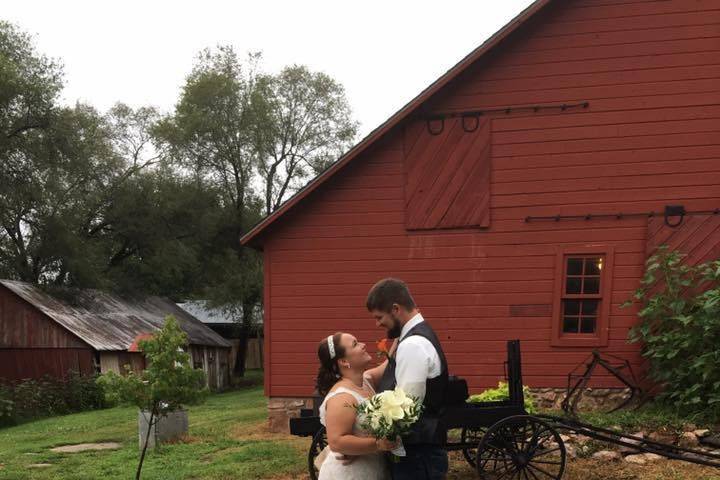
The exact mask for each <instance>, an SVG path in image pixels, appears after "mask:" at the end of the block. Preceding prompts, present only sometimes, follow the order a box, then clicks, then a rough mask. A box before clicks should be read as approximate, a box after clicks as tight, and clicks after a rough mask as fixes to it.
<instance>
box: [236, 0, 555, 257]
mask: <svg viewBox="0 0 720 480" xmlns="http://www.w3.org/2000/svg"><path fill="white" fill-rule="evenodd" d="M552 1H553V0H535V2H533V3H532V4H530V5H529V6H528V7H527V8H526V9H525V10H523V11H522V12H521V13H520V14H519V15H518V16H516V17H515V18H513V19H512V20H511V21H510V22H509V23H508V24H507V25H505V26H504V27H503V28H501V29H500V30H498V31H497V32H496V33H495V34H494V35H492V36H491V37H490V38H488V39H487V40H486V41H485V42H483V43H482V44H481V45H480V46H479V47H478V48H476V49H475V50H473V51H472V52H470V54H469V55H467V56H466V57H465V58H463V59H462V60H460V62H458V63H457V64H456V65H455V66H454V67H452V68H451V69H450V70H448V71H447V72H446V73H445V74H444V75H443V76H441V77H440V78H438V79H437V80H435V82H433V83H432V84H431V85H430V86H429V87H427V88H426V89H425V90H423V91H422V92H421V93H420V94H419V95H418V96H417V97H415V98H414V99H412V100H411V101H410V102H408V103H407V104H406V105H405V106H404V107H403V108H401V109H400V110H399V111H397V112H396V113H395V114H394V115H393V116H391V117H390V118H389V119H387V120H386V121H385V122H384V123H383V124H381V125H380V126H379V127H377V128H376V129H375V130H373V131H372V132H370V133H369V134H368V135H367V136H366V137H365V138H363V139H362V140H361V141H360V142H359V143H358V144H357V145H355V146H354V147H353V148H352V149H350V151H348V152H347V153H346V154H345V155H343V156H342V157H340V159H338V161H336V162H335V163H333V164H332V165H331V166H330V167H329V168H328V169H327V170H325V171H324V172H322V173H321V174H320V175H318V176H317V177H315V178H314V179H313V180H311V181H310V182H309V183H308V184H307V185H305V186H304V187H303V188H302V189H300V190H299V191H298V192H297V193H296V194H295V195H293V196H292V197H291V198H290V199H289V200H288V201H286V202H285V203H284V204H283V205H282V206H281V207H280V208H279V209H277V210H276V211H275V212H273V213H272V214H270V215H268V216H267V217H265V218H264V219H263V220H262V221H260V222H259V223H258V224H257V225H255V226H254V227H253V228H252V229H251V230H250V231H249V232H248V233H246V234H245V235H243V236H242V237H241V238H240V242H241V243H242V244H243V245H254V246H259V245H260V244H261V242H260V241H259V237H260V234H261V233H262V232H264V231H265V230H266V229H267V227H269V226H270V225H271V224H272V223H274V222H275V221H276V220H277V219H279V218H280V217H282V216H283V215H284V214H285V213H287V212H288V211H289V210H290V209H292V208H293V207H294V206H295V205H296V204H297V203H298V202H300V201H301V200H302V199H304V198H305V197H307V196H308V195H309V194H310V193H311V192H313V191H314V190H315V189H317V188H318V187H319V186H320V185H322V184H323V183H325V182H326V181H327V180H328V179H330V178H331V177H333V176H334V175H335V174H336V173H337V172H339V171H340V170H342V169H343V167H345V166H346V165H347V164H348V163H350V162H351V161H352V160H353V159H355V158H356V157H358V155H360V153H362V152H364V151H365V150H367V148H368V147H370V146H371V145H372V144H374V143H375V142H376V141H377V140H379V139H380V138H381V137H382V136H383V135H385V134H386V133H387V132H389V131H390V130H391V129H392V128H393V127H395V126H396V125H397V124H398V123H400V122H401V121H402V120H404V119H405V118H407V117H408V116H410V115H411V114H412V113H413V112H414V111H416V110H417V109H418V108H419V107H420V106H421V105H422V104H423V103H424V102H425V101H427V100H428V99H429V98H430V97H432V96H433V95H434V94H435V93H437V92H438V91H439V90H440V89H441V88H442V87H444V86H445V85H447V84H448V83H449V82H451V81H452V80H453V79H454V78H456V77H457V76H458V75H460V74H461V73H462V72H463V71H465V69H466V68H468V67H469V66H470V65H472V64H473V63H475V62H476V61H477V60H478V59H480V57H482V56H483V55H485V54H486V53H488V52H489V51H491V50H492V49H493V48H494V47H495V46H497V45H498V44H499V43H500V42H501V41H502V40H504V39H505V38H506V37H507V36H508V35H510V34H511V33H513V32H514V31H515V30H517V29H518V28H519V27H520V26H521V25H523V24H524V23H525V22H526V21H527V20H528V19H529V18H531V17H532V16H534V15H535V14H536V13H538V12H539V11H540V10H542V9H543V7H545V6H546V5H548V4H549V3H551V2H552Z"/></svg>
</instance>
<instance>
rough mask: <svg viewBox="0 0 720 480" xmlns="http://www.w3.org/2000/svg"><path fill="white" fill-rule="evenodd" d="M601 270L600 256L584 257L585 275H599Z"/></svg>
mask: <svg viewBox="0 0 720 480" xmlns="http://www.w3.org/2000/svg"><path fill="white" fill-rule="evenodd" d="M601 270H602V257H595V258H586V259H585V275H600V272H601Z"/></svg>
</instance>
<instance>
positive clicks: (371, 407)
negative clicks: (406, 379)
mask: <svg viewBox="0 0 720 480" xmlns="http://www.w3.org/2000/svg"><path fill="white" fill-rule="evenodd" d="M422 409H423V405H422V403H421V402H420V401H418V399H416V398H415V397H412V396H410V395H407V394H406V393H405V392H404V391H403V389H402V388H400V387H397V388H395V390H386V391H384V392H381V393H378V394H376V395H373V396H372V397H370V398H369V399H368V400H367V401H365V402H363V403H361V404H359V405H358V406H357V407H356V410H357V413H358V418H359V419H360V424H361V426H362V428H363V429H364V430H365V431H367V432H369V433H370V434H372V435H373V436H374V437H375V438H386V439H388V440H395V439H396V438H398V437H401V436H403V435H406V434H408V433H409V432H410V429H411V428H412V426H413V425H414V424H415V422H417V421H418V419H419V418H420V414H421V413H422ZM392 453H393V454H394V455H397V456H399V457H403V456H405V449H404V448H403V446H402V444H400V445H399V446H398V447H397V448H396V449H395V450H393V451H392Z"/></svg>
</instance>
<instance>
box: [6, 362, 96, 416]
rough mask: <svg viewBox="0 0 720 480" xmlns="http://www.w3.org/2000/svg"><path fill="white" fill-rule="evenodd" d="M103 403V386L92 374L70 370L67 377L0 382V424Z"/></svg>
mask: <svg viewBox="0 0 720 480" xmlns="http://www.w3.org/2000/svg"><path fill="white" fill-rule="evenodd" d="M105 406H106V403H105V393H104V391H103V386H102V385H101V384H99V383H97V382H96V376H94V375H86V376H82V375H80V374H78V373H77V372H70V374H69V375H68V377H67V378H65V379H60V378H53V377H49V376H45V377H43V378H41V379H39V380H34V379H27V380H23V381H21V382H19V383H17V384H15V385H0V424H2V425H8V424H12V423H17V422H18V421H20V420H29V419H32V418H38V417H47V416H51V415H59V414H65V413H72V412H80V411H83V410H91V409H96V408H103V407H105Z"/></svg>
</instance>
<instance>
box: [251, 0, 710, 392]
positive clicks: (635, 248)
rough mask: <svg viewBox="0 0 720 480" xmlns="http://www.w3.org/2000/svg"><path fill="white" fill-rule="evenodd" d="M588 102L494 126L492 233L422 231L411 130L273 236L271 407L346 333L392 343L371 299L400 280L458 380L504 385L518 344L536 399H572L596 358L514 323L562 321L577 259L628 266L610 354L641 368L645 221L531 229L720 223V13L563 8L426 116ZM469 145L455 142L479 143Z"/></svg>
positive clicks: (693, 6) (611, 321)
mask: <svg viewBox="0 0 720 480" xmlns="http://www.w3.org/2000/svg"><path fill="white" fill-rule="evenodd" d="M578 101H589V102H590V107H589V108H588V109H585V110H577V111H566V112H562V113H560V112H547V111H541V112H537V113H532V112H530V113H520V114H510V115H505V114H499V115H493V116H492V117H488V121H487V125H488V127H489V129H490V137H491V157H490V158H491V168H490V172H491V173H490V192H491V197H490V209H489V211H490V217H491V218H492V222H491V224H490V225H489V227H488V228H486V229H484V230H480V229H468V230H420V231H410V232H408V230H407V229H406V226H407V225H409V224H408V223H407V220H408V218H407V217H406V201H407V198H406V192H405V188H404V186H405V184H406V177H405V168H406V162H407V161H408V160H407V159H406V157H405V154H406V151H407V152H411V151H412V150H406V143H407V142H406V136H405V135H406V132H405V131H404V128H407V125H401V126H399V127H398V128H396V129H395V130H394V131H393V132H392V133H391V134H388V135H386V136H385V137H383V140H382V142H378V143H376V144H375V145H373V146H372V147H371V148H369V149H368V150H367V151H365V152H364V153H363V154H362V155H361V156H360V157H359V158H357V159H356V160H355V161H353V162H352V163H351V164H349V165H348V166H347V167H346V168H345V169H344V170H342V171H340V172H339V173H337V174H336V175H335V176H334V177H333V178H332V179H330V180H329V181H328V182H327V183H326V184H324V185H322V186H321V187H320V188H318V189H317V190H316V191H315V192H313V193H312V194H311V195H310V196H308V197H307V198H306V199H304V200H303V201H302V203H301V204H299V205H298V207H297V208H295V209H294V210H290V211H289V212H288V213H287V214H285V215H284V216H283V217H282V219H281V220H280V221H278V222H276V224H274V225H273V227H272V231H271V233H270V235H269V236H268V238H267V240H266V241H265V244H264V250H265V252H266V253H265V255H266V256H265V261H266V265H265V268H266V271H265V275H266V291H265V294H266V314H268V317H267V320H268V321H267V323H266V332H267V334H266V337H265V338H266V341H267V342H268V345H267V348H266V352H267V357H266V366H267V369H268V377H267V378H268V379H267V383H266V390H267V394H268V395H271V396H305V395H310V394H311V393H312V390H313V385H314V376H315V372H316V371H317V357H316V355H317V354H316V351H317V343H318V342H319V341H320V340H321V339H322V338H323V337H324V336H326V335H328V334H329V333H332V332H334V331H338V330H346V331H350V332H352V333H354V334H355V335H357V336H358V338H360V339H361V340H362V341H365V342H366V343H368V345H369V349H371V350H372V349H373V348H374V346H373V345H374V341H375V340H377V339H378V338H380V337H381V336H382V334H383V332H382V331H380V330H378V329H377V328H376V327H375V326H374V322H373V320H372V319H371V318H370V317H369V315H368V313H367V312H366V311H365V308H364V301H365V295H366V294H367V291H368V289H369V288H370V286H371V285H372V284H373V283H374V282H375V281H377V280H378V279H379V278H382V277H384V276H388V275H393V276H397V277H400V278H403V279H405V280H406V281H407V282H408V283H409V284H410V287H411V289H412V291H413V293H414V296H415V298H416V300H417V302H418V304H419V305H420V308H421V310H422V312H423V314H424V315H425V316H426V318H427V319H428V320H429V321H430V322H431V323H432V324H433V325H434V326H435V327H436V329H437V330H438V332H439V335H440V337H441V340H442V342H443V346H444V348H445V350H446V352H447V357H448V361H449V364H450V370H451V373H454V374H458V375H462V376H464V377H466V378H467V379H468V380H469V382H470V387H471V389H472V390H475V391H476V390H478V389H480V388H481V387H487V386H490V385H493V384H496V383H497V381H498V379H499V378H500V377H501V376H502V373H503V366H502V362H503V359H504V349H505V341H506V340H508V339H512V338H519V339H521V340H522V351H523V362H524V364H523V374H524V379H525V383H527V384H529V385H531V386H534V387H546V386H556V387H562V386H564V385H565V382H566V375H567V373H568V371H570V370H571V369H572V368H573V367H575V366H576V365H577V364H578V363H580V362H581V361H583V360H584V359H585V358H586V357H587V355H588V353H589V348H587V347H583V348H578V347H554V346H552V345H551V333H552V328H553V319H552V315H551V313H550V312H548V311H547V310H543V308H519V307H518V306H532V305H535V306H543V305H552V304H553V301H554V282H555V279H556V274H555V262H556V258H557V257H556V248H558V247H569V246H580V247H582V246H586V245H594V246H599V247H602V248H606V247H607V248H610V247H612V248H613V249H614V260H613V261H614V266H613V269H612V292H611V294H610V295H609V298H608V299H607V301H608V302H609V312H608V325H607V327H608V332H607V334H608V340H607V347H603V348H602V349H601V350H603V351H607V352H610V353H615V354H621V355H623V356H625V357H627V358H629V359H630V361H631V362H632V364H633V365H635V366H640V364H641V362H640V357H639V354H638V346H637V345H629V344H627V342H626V338H627V332H628V329H629V328H630V327H631V326H632V325H633V324H634V323H635V321H636V317H635V315H634V312H633V311H632V310H629V309H620V308H619V305H620V304H621V303H622V302H624V301H625V300H626V299H628V298H629V297H630V295H631V293H632V292H633V290H634V289H635V288H636V287H637V286H638V280H639V278H640V277H641V275H642V272H643V265H644V261H645V254H646V249H647V240H648V225H647V222H646V220H645V219H643V218H637V219H628V218H626V219H623V220H614V219H603V220H591V221H561V222H530V223H526V222H524V221H523V220H524V218H525V217H526V216H528V215H532V216H541V215H556V214H581V215H582V214H586V213H616V212H644V211H650V210H655V211H659V210H662V208H663V207H664V205H666V204H682V205H684V206H685V208H686V209H688V210H700V209H702V210H707V209H713V208H718V207H720V189H719V188H718V184H719V183H720V0H698V1H693V2H687V1H683V0H670V1H663V2H648V1H640V0H637V1H632V0H625V1H622V2H619V1H614V0H613V1H609V0H574V1H567V2H556V3H554V4H551V5H550V6H549V7H547V10H545V11H542V12H541V13H539V14H538V15H536V17H535V18H534V19H532V20H531V21H530V22H529V23H528V24H527V25H526V26H523V27H522V28H521V29H520V30H519V31H517V32H516V33H515V34H514V35H513V36H511V37H510V38H508V39H507V40H505V41H504V42H503V44H501V45H499V47H498V48H496V49H495V50H494V51H493V52H491V54H489V55H488V56H486V57H483V59H481V60H480V61H479V62H478V63H477V65H475V66H473V67H471V68H469V69H468V70H466V72H465V73H464V74H462V75H460V76H459V77H458V78H457V79H456V80H455V81H453V82H451V83H450V84H449V85H448V86H447V87H446V88H445V90H443V91H441V92H440V93H439V94H438V95H437V96H436V97H435V99H434V100H433V102H432V105H428V106H427V107H428V109H429V110H431V111H433V112H436V113H439V112H447V111H463V110H474V109H482V108H489V107H505V106H510V105H534V104H536V103H555V102H557V103H572V102H578ZM412 128H417V127H412ZM446 130H448V128H447V126H446ZM410 131H411V133H412V130H410ZM447 133H448V134H450V132H449V131H448V132H447ZM462 135H468V137H467V140H465V139H464V137H463V138H459V139H458V142H462V141H469V140H470V139H471V137H470V136H471V135H472V134H466V133H464V132H463V134H462ZM473 148H476V147H473ZM477 158H481V157H480V155H478V157H477ZM439 166H440V167H442V166H443V165H439ZM421 180H423V181H425V180H432V179H428V178H422V179H421ZM407 181H409V178H408V180H407ZM434 198H438V197H437V196H435V197H434ZM430 204H431V205H432V202H430ZM436 204H437V206H438V207H440V205H439V203H436ZM414 206H415V205H414V204H413V207H414ZM446 206H447V203H446ZM418 208H419V207H418ZM425 211H426V212H427V210H425ZM429 212H430V213H428V216H426V217H422V215H420V216H419V217H417V218H425V219H429V218H431V217H430V215H431V214H433V212H434V210H433V209H432V208H431V209H430V211H429ZM437 216H439V215H437V214H435V216H434V217H433V218H437ZM690 220H691V218H690V217H688V218H687V219H686V220H685V221H686V222H690ZM688 225H690V223H688ZM698 228H700V227H698ZM705 228H710V227H709V226H706V227H705ZM699 231H700V230H698V232H699ZM694 235H696V234H694ZM698 238H699V237H698ZM700 244H701V245H705V244H704V243H700ZM611 384H612V385H615V384H614V383H611V382H610V380H609V378H608V377H603V376H600V377H598V378H597V379H596V383H595V385H597V386H603V385H611Z"/></svg>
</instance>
